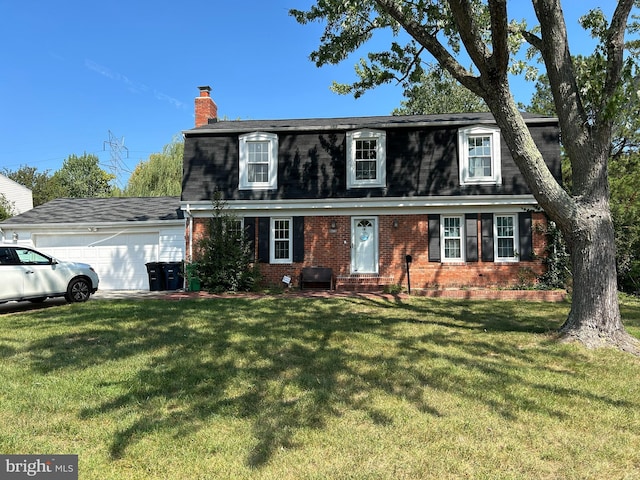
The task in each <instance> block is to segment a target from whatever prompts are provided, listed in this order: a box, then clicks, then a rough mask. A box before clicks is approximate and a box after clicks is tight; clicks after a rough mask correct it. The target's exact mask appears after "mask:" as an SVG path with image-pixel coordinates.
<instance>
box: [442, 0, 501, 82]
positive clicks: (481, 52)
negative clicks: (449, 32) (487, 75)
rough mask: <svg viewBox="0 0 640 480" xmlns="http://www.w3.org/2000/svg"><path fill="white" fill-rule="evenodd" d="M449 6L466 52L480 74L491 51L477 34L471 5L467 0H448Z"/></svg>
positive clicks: (478, 28) (478, 30)
mask: <svg viewBox="0 0 640 480" xmlns="http://www.w3.org/2000/svg"><path fill="white" fill-rule="evenodd" d="M449 8H450V9H451V14H452V15H453V18H454V21H455V23H456V24H457V25H458V33H459V34H460V38H461V40H462V43H464V46H465V48H466V50H467V53H468V54H469V56H470V57H471V60H472V61H473V63H474V64H475V65H476V67H477V68H478V69H479V70H480V74H482V73H484V71H483V69H484V65H487V63H488V60H489V59H490V58H491V53H490V52H489V50H488V49H487V46H486V45H485V43H484V41H483V40H482V38H481V37H480V35H479V34H478V32H480V31H481V28H480V26H479V25H478V23H477V22H476V18H475V16H474V15H472V14H471V12H472V11H473V7H472V6H471V4H470V2H469V0H449Z"/></svg>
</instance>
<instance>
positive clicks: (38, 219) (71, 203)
mask: <svg viewBox="0 0 640 480" xmlns="http://www.w3.org/2000/svg"><path fill="white" fill-rule="evenodd" d="M183 218H184V214H183V212H182V210H180V197H129V198H125V197H111V198H58V199H55V200H51V201H50V202H47V203H45V204H44V205H40V206H38V207H35V208H34V209H32V210H29V211H27V212H24V213H22V214H20V215H16V216H15V217H11V218H9V219H7V220H5V221H4V222H0V225H2V224H3V223H4V224H16V225H18V224H20V225H26V224H43V223H52V224H53V223H87V222H93V223H109V222H145V221H146V222H153V221H159V220H181V219H183Z"/></svg>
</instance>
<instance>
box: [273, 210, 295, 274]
mask: <svg viewBox="0 0 640 480" xmlns="http://www.w3.org/2000/svg"><path fill="white" fill-rule="evenodd" d="M292 224H293V221H292V219H291V217H288V218H282V217H272V218H271V235H270V242H271V246H270V247H271V248H270V249H269V251H270V252H271V254H270V259H269V262H270V263H292V262H293V244H292Z"/></svg>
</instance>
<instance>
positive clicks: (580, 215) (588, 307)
mask: <svg viewBox="0 0 640 480" xmlns="http://www.w3.org/2000/svg"><path fill="white" fill-rule="evenodd" d="M564 235H565V239H566V241H567V244H568V247H569V250H570V256H571V265H572V267H573V291H572V303H571V311H570V313H569V316H568V318H567V320H566V321H565V323H564V325H562V327H561V328H560V334H561V337H562V338H563V339H565V340H577V341H579V342H581V343H583V344H584V345H586V346H587V347H589V348H597V347H603V346H615V347H618V348H620V349H622V350H625V351H629V352H632V353H635V354H638V353H639V350H638V347H639V346H638V342H637V341H636V340H635V339H634V338H633V337H631V336H630V335H628V334H627V333H626V331H625V329H624V326H623V324H622V321H621V319H620V309H619V306H618V288H617V278H616V269H615V243H614V231H613V223H612V221H611V216H610V213H609V205H608V200H607V199H602V201H601V202H600V204H597V205H594V204H591V205H588V206H582V205H581V206H580V207H579V208H578V209H577V215H576V216H575V218H574V219H572V221H571V222H570V228H569V231H565V232H564Z"/></svg>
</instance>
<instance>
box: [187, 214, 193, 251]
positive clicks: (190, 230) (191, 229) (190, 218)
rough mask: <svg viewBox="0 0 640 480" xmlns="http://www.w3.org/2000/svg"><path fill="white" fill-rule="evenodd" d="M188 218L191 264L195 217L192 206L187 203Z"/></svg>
mask: <svg viewBox="0 0 640 480" xmlns="http://www.w3.org/2000/svg"><path fill="white" fill-rule="evenodd" d="M187 218H188V219H189V263H191V262H193V216H192V215H191V206H190V205H189V204H188V203H187Z"/></svg>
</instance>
